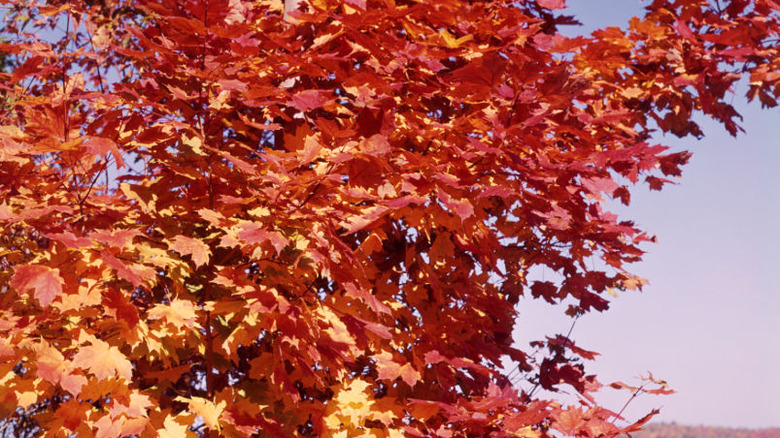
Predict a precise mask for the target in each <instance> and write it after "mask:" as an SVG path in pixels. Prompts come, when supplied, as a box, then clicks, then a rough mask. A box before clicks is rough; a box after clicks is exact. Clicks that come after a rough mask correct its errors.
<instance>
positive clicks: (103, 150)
mask: <svg viewBox="0 0 780 438" xmlns="http://www.w3.org/2000/svg"><path fill="white" fill-rule="evenodd" d="M84 145H85V146H86V147H87V150H89V151H90V152H92V153H93V154H95V155H106V154H108V153H111V155H113V156H114V161H115V162H116V166H117V167H118V168H123V167H125V162H124V160H123V159H122V154H121V153H120V152H119V148H118V147H117V145H116V143H114V141H112V140H111V139H108V138H104V137H90V138H88V139H87V141H85V142H84Z"/></svg>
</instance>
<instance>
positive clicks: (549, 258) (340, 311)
mask: <svg viewBox="0 0 780 438" xmlns="http://www.w3.org/2000/svg"><path fill="white" fill-rule="evenodd" d="M2 4H3V5H4V8H5V21H4V24H3V26H4V27H3V34H2V35H3V42H2V43H1V44H0V50H2V52H4V53H5V60H6V62H7V64H8V67H7V68H6V72H5V73H3V74H2V82H1V83H0V84H1V85H0V86H1V87H2V88H1V89H0V93H1V95H2V103H1V104H0V105H1V108H0V109H1V110H2V111H1V112H0V239H2V248H0V251H2V252H1V253H0V284H2V292H1V293H0V359H2V360H0V382H2V383H1V385H2V386H0V388H2V389H0V418H5V420H3V421H2V422H0V430H2V431H3V433H4V434H6V435H11V436H27V435H36V434H39V433H43V432H45V433H46V434H47V436H53V437H54V436H63V437H64V436H71V435H72V434H74V433H75V434H77V435H78V436H79V437H89V436H97V437H105V438H115V437H120V436H128V435H135V436H139V437H147V436H149V437H151V436H161V437H184V436H194V435H196V434H197V435H201V436H230V437H244V436H246V437H249V436H285V437H286V436H315V435H317V436H336V437H347V436H350V437H351V436H390V437H398V436H443V437H451V436H464V437H465V436H473V437H482V436H526V437H540V436H550V434H552V433H560V434H566V435H577V436H586V437H596V436H614V435H616V434H617V433H619V432H620V431H621V429H625V430H628V431H630V430H633V429H634V428H636V427H637V425H628V426H625V425H626V424H628V423H625V422H623V421H622V420H621V421H615V420H616V419H617V418H616V414H614V413H612V412H609V411H607V410H605V409H602V408H600V407H598V406H597V405H595V404H594V402H593V399H592V397H591V393H592V392H593V391H595V390H597V389H598V388H599V386H600V383H599V382H598V381H597V380H596V378H595V376H592V375H588V374H587V373H586V371H585V367H584V365H583V362H582V360H588V359H592V358H593V356H594V353H591V352H588V351H586V350H583V349H581V348H579V347H577V346H575V345H574V343H573V342H572V341H571V340H570V339H568V338H567V337H565V336H553V337H550V338H547V339H544V340H540V341H539V342H538V343H534V344H533V345H532V346H531V347H530V348H526V347H525V346H520V347H518V346H513V343H512V337H511V334H512V329H513V326H514V322H515V320H516V318H517V316H518V309H517V308H516V305H517V303H518V301H519V298H520V297H521V296H523V295H529V296H533V297H535V298H539V299H543V300H546V301H548V302H550V303H552V304H556V305H560V306H561V311H565V312H567V313H568V314H569V315H571V316H572V317H577V316H579V315H581V314H583V313H585V312H588V311H591V310H598V311H602V310H605V309H607V308H608V301H607V299H606V298H605V296H606V297H608V296H609V294H610V293H611V294H614V293H616V291H621V290H626V289H636V288H638V287H641V285H642V284H643V283H644V280H643V279H641V278H638V277H636V276H634V275H632V274H631V273H630V272H629V271H627V270H626V269H627V264H629V263H631V262H635V261H637V260H639V259H640V257H641V255H642V251H641V249H640V248H639V244H640V243H641V242H643V241H646V240H652V238H651V237H650V236H649V235H647V234H646V233H644V232H642V231H641V230H639V229H637V228H636V227H635V226H634V224H633V223H632V222H630V221H626V220H623V219H620V218H618V217H617V216H616V215H614V214H612V213H610V212H608V211H607V209H606V202H607V200H608V199H610V198H614V199H619V200H621V201H622V202H623V203H625V204H628V203H629V202H630V190H631V189H632V187H633V186H634V185H635V184H638V183H639V184H644V183H647V184H649V186H650V187H651V188H653V189H661V188H662V186H663V185H664V184H665V183H667V182H669V180H668V179H667V178H670V177H675V176H678V175H679V174H680V166H681V165H683V164H685V162H686V161H687V160H688V157H689V154H688V153H687V152H670V151H669V149H668V147H666V146H663V145H658V144H654V143H653V142H652V141H651V135H652V134H653V132H671V133H673V134H676V135H678V136H685V135H695V136H700V135H702V132H701V130H700V128H699V126H698V125H697V124H696V123H695V122H694V121H693V120H692V115H693V114H694V113H703V114H705V115H707V116H710V117H712V118H714V119H716V120H718V121H720V122H722V123H723V125H724V126H725V128H726V129H728V130H729V132H731V133H732V134H736V133H737V132H738V131H739V129H740V128H739V126H738V124H737V123H738V121H739V116H738V114H737V113H736V111H735V110H734V108H733V107H732V106H731V105H730V103H729V102H730V101H731V97H730V95H729V91H730V90H731V86H732V85H733V84H734V83H735V82H736V81H737V80H739V79H740V78H741V77H745V78H747V79H748V80H749V84H750V86H749V91H748V97H749V98H750V99H751V100H752V99H757V100H760V102H761V103H762V104H763V105H765V106H774V105H775V104H776V100H777V98H778V96H780V68H779V67H780V60H779V59H780V58H778V56H777V54H778V42H777V41H778V37H779V35H778V30H779V28H780V20H779V17H778V15H779V14H780V6H778V3H776V2H775V1H772V0H755V1H747V0H721V1H704V0H686V1H682V0H676V1H672V0H655V1H653V2H652V4H650V5H648V6H647V10H646V14H645V16H644V17H638V18H634V19H632V20H631V22H630V24H628V25H627V27H626V28H625V29H620V28H617V27H612V28H607V29H602V30H599V31H596V32H595V33H593V35H592V36H590V37H577V38H567V37H565V36H563V35H561V34H560V33H559V32H558V31H559V29H560V28H561V26H565V25H570V24H572V23H573V22H574V18H573V17H567V16H566V15H565V14H566V11H565V9H563V8H564V7H565V3H564V1H563V0H536V1H531V0H524V1H515V2H507V1H501V0H496V1H478V0H474V1H464V0H429V1H417V0H303V1H301V2H300V4H299V5H298V7H297V9H295V10H292V11H290V12H289V13H287V14H285V12H284V5H283V4H282V2H281V1H279V0H257V1H243V0H230V1H227V0H153V1H148V0H139V1H123V0H101V1H95V0H76V1H67V2H63V1H49V2H36V1H27V0H16V1H8V0H5V1H2ZM540 270H546V271H548V272H554V273H556V275H555V276H553V277H554V278H547V279H546V280H545V279H542V278H541V277H539V276H538V275H537V273H538V272H540ZM558 278H560V280H557V279H558ZM538 351H542V352H544V354H541V355H539V354H536V353H537V352H538ZM506 361H509V363H511V368H512V369H514V370H519V371H522V376H524V377H523V378H524V379H525V380H526V381H527V382H529V383H530V385H527V386H528V387H529V388H530V387H533V388H534V390H529V391H521V390H518V389H516V388H515V387H514V386H513V385H512V382H511V381H510V380H511V379H509V378H508V377H507V370H506V368H505V363H506ZM616 386H623V385H620V384H618V385H616ZM563 387H566V388H567V390H569V391H574V392H575V393H577V394H579V395H580V398H581V400H582V402H581V405H579V406H564V405H562V404H561V403H558V402H556V401H555V400H546V399H542V398H540V397H539V395H538V394H537V393H536V389H546V390H548V391H556V390H558V389H559V388H563ZM657 391H659V392H663V391H665V389H663V387H661V388H660V389H658V390H657ZM642 421H644V420H640V421H639V422H638V423H641V422H642ZM621 425H623V426H621ZM553 431H557V432H553Z"/></svg>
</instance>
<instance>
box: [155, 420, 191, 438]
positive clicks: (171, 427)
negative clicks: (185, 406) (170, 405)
mask: <svg viewBox="0 0 780 438" xmlns="http://www.w3.org/2000/svg"><path fill="white" fill-rule="evenodd" d="M177 418H178V420H177ZM180 421H183V420H182V418H181V416H176V417H174V416H171V415H168V416H166V417H165V420H164V422H163V428H162V429H157V436H158V437H159V438H183V437H195V436H196V435H195V434H194V433H193V432H192V431H191V430H189V426H188V425H186V424H183V423H182V422H180Z"/></svg>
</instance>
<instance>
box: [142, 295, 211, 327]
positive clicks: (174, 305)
mask: <svg viewBox="0 0 780 438" xmlns="http://www.w3.org/2000/svg"><path fill="white" fill-rule="evenodd" d="M195 310H196V309H195V304H193V303H192V301H187V300H181V299H178V298H174V299H173V300H171V303H170V304H168V305H165V304H156V305H155V306H154V307H153V308H152V309H151V310H149V313H147V317H148V318H149V319H151V320H157V319H164V320H165V321H166V322H167V323H169V324H172V325H173V326H174V327H176V328H177V329H181V328H183V327H187V328H200V324H198V314H197V313H196V312H195Z"/></svg>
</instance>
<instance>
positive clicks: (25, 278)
mask: <svg viewBox="0 0 780 438" xmlns="http://www.w3.org/2000/svg"><path fill="white" fill-rule="evenodd" d="M64 283H65V281H64V280H63V279H62V277H60V270H59V269H57V268H53V269H52V268H50V267H48V266H44V265H23V266H15V267H14V275H13V277H11V283H10V285H11V287H12V288H14V289H16V290H17V292H20V293H24V292H27V291H29V290H31V289H32V290H33V291H34V293H33V294H34V296H35V298H37V299H38V301H39V302H40V303H41V306H44V307H45V306H48V305H49V304H51V302H52V301H54V299H55V298H56V297H58V296H60V295H62V286H63V285H64Z"/></svg>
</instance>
